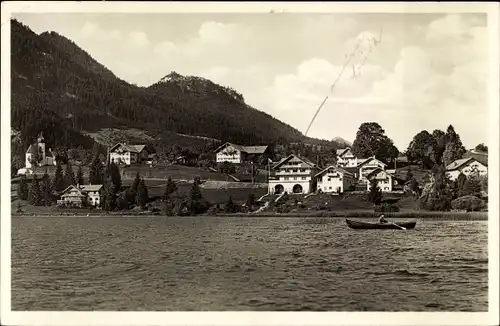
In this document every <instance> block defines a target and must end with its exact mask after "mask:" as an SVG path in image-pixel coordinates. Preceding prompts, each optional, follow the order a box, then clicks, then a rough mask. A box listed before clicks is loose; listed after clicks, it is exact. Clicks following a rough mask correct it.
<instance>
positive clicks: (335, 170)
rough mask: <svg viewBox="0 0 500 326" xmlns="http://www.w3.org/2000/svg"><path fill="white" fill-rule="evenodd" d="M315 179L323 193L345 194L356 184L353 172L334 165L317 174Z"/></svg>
mask: <svg viewBox="0 0 500 326" xmlns="http://www.w3.org/2000/svg"><path fill="white" fill-rule="evenodd" d="M315 178H316V180H317V187H318V189H319V190H321V191H322V192H334V193H343V192H344V191H346V190H347V189H348V188H349V187H350V186H351V185H353V184H354V183H355V182H356V179H355V177H354V175H353V174H352V173H351V172H348V171H346V170H344V169H343V168H341V167H338V166H333V165H332V166H329V167H327V168H326V169H324V170H322V171H321V172H319V173H318V174H316V175H315Z"/></svg>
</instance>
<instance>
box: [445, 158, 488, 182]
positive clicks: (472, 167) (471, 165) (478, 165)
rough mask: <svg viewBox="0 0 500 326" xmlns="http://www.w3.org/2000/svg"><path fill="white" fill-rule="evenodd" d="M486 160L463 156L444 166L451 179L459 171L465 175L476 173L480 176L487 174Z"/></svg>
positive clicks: (454, 178)
mask: <svg viewBox="0 0 500 326" xmlns="http://www.w3.org/2000/svg"><path fill="white" fill-rule="evenodd" d="M485 163H486V161H483V162H480V161H479V160H477V159H476V158H474V157H468V158H463V159H460V160H456V161H454V162H452V163H450V164H448V166H447V167H446V173H447V175H448V176H449V178H450V179H451V180H456V179H457V178H458V176H459V175H460V173H463V174H464V175H465V176H466V177H468V176H470V175H471V174H474V173H477V174H479V175H480V176H484V175H488V166H487V164H485Z"/></svg>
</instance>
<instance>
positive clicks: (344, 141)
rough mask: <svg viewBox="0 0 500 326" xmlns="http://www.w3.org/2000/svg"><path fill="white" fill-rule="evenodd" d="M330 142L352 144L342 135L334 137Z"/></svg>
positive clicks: (344, 144) (348, 145) (349, 145)
mask: <svg viewBox="0 0 500 326" xmlns="http://www.w3.org/2000/svg"><path fill="white" fill-rule="evenodd" d="M332 142H335V143H337V144H339V145H342V146H344V147H351V146H352V143H351V142H350V141H347V140H345V139H344V138H342V137H335V138H333V139H332Z"/></svg>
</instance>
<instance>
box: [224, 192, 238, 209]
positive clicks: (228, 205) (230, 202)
mask: <svg viewBox="0 0 500 326" xmlns="http://www.w3.org/2000/svg"><path fill="white" fill-rule="evenodd" d="M224 212H226V213H237V212H238V206H237V205H236V204H235V203H234V202H233V198H232V197H231V196H229V198H228V200H227V203H226V206H225V207H224Z"/></svg>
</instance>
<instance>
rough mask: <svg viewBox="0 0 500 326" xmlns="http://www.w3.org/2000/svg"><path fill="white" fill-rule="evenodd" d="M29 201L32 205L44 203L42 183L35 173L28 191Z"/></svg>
mask: <svg viewBox="0 0 500 326" xmlns="http://www.w3.org/2000/svg"><path fill="white" fill-rule="evenodd" d="M28 202H29V203H30V205H33V206H38V205H40V204H41V203H42V194H41V192H40V185H39V183H38V180H37V178H36V176H35V175H33V181H31V185H30V188H29V193H28Z"/></svg>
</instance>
